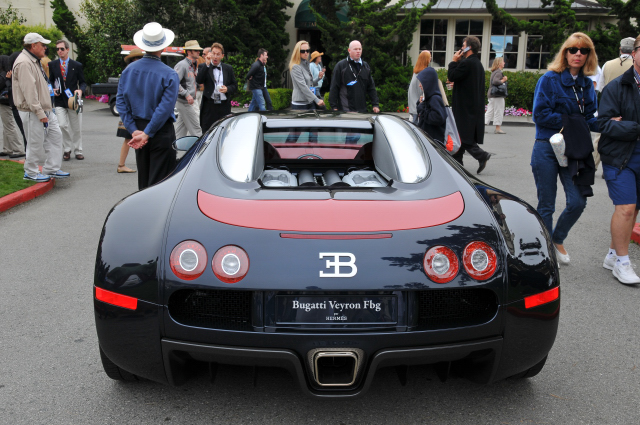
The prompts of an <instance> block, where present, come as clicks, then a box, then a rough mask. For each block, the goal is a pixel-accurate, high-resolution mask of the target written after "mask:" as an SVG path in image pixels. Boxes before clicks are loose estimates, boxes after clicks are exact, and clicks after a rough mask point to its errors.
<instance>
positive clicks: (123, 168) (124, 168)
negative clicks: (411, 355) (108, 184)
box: [118, 165, 136, 173]
mask: <svg viewBox="0 0 640 425" xmlns="http://www.w3.org/2000/svg"><path fill="white" fill-rule="evenodd" d="M135 172H136V170H132V169H131V168H129V167H127V166H126V165H118V173H135Z"/></svg>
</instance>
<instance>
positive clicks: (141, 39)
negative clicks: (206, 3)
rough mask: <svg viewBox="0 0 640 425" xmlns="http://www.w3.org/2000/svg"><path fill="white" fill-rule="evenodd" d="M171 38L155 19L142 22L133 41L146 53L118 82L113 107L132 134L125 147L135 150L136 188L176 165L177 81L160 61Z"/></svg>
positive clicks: (124, 72)
mask: <svg viewBox="0 0 640 425" xmlns="http://www.w3.org/2000/svg"><path fill="white" fill-rule="evenodd" d="M173 39H174V34H173V32H172V31H170V30H168V29H166V28H162V26H161V25H160V24H158V23H157V22H151V23H149V24H147V25H145V26H144V28H143V29H142V30H140V31H138V32H137V33H136V34H135V35H134V36H133V42H134V43H135V45H136V46H138V47H139V48H140V49H142V50H143V51H145V52H146V54H145V55H144V56H143V58H142V59H140V60H137V61H135V62H133V63H131V64H130V65H129V66H127V67H126V68H125V70H124V71H123V72H122V76H121V77H120V81H119V83H118V96H117V99H116V107H117V108H118V112H120V119H122V123H123V124H124V126H125V127H126V128H127V130H128V131H129V133H131V135H132V136H133V138H132V139H131V141H130V142H129V146H131V147H132V148H134V149H135V150H136V164H137V166H138V189H140V190H142V189H144V188H146V187H148V186H151V185H153V184H155V183H157V182H159V181H160V180H162V179H164V178H165V177H166V176H168V175H169V174H170V173H171V172H172V171H173V169H174V168H175V166H176V153H175V151H174V150H173V147H172V144H173V142H174V140H175V139H176V137H175V130H174V128H173V123H174V122H175V120H176V117H175V115H174V113H173V107H174V105H175V104H176V99H177V98H178V86H179V85H180V80H179V78H178V74H177V73H176V71H174V70H173V69H171V68H170V67H168V66H167V65H165V64H163V63H162V61H161V60H160V56H161V55H162V51H163V50H164V48H166V47H168V46H169V45H170V44H171V43H172V42H173Z"/></svg>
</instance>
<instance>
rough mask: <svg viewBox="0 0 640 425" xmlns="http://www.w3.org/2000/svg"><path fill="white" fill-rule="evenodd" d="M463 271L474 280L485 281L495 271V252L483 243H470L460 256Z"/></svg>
mask: <svg viewBox="0 0 640 425" xmlns="http://www.w3.org/2000/svg"><path fill="white" fill-rule="evenodd" d="M462 262H463V264H464V269H465V270H466V271H467V273H469V276H471V277H472V278H474V279H476V280H487V279H489V278H490V277H491V276H493V274H494V273H495V271H496V268H497V266H498V257H497V255H496V252H495V251H494V250H493V248H491V247H490V246H489V244H487V243H485V242H479V241H476V242H471V243H470V244H469V245H467V246H466V247H465V249H464V254H463V255H462Z"/></svg>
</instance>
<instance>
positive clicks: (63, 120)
mask: <svg viewBox="0 0 640 425" xmlns="http://www.w3.org/2000/svg"><path fill="white" fill-rule="evenodd" d="M56 115H57V116H58V123H59V125H60V130H61V131H62V145H63V146H64V151H65V152H71V153H72V154H73V155H82V113H80V114H77V113H76V111H74V110H72V109H67V108H61V107H59V106H56ZM27 143H28V140H27Z"/></svg>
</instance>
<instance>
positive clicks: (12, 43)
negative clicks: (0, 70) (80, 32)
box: [0, 21, 63, 59]
mask: <svg viewBox="0 0 640 425" xmlns="http://www.w3.org/2000/svg"><path fill="white" fill-rule="evenodd" d="M30 32H37V33H38V34H40V35H41V36H43V37H44V38H46V39H48V40H51V44H49V55H48V56H49V58H50V59H53V58H54V57H55V55H56V49H55V46H56V44H55V43H56V41H57V40H61V39H62V36H63V34H62V31H60V30H59V29H57V28H56V27H49V28H46V27H45V26H43V25H36V26H25V25H20V24H19V23H18V22H16V21H14V22H13V23H11V24H9V25H0V54H2V55H7V56H9V55H11V53H13V52H19V51H21V50H22V49H23V47H22V43H23V40H24V36H25V35H27V34H28V33H30Z"/></svg>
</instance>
